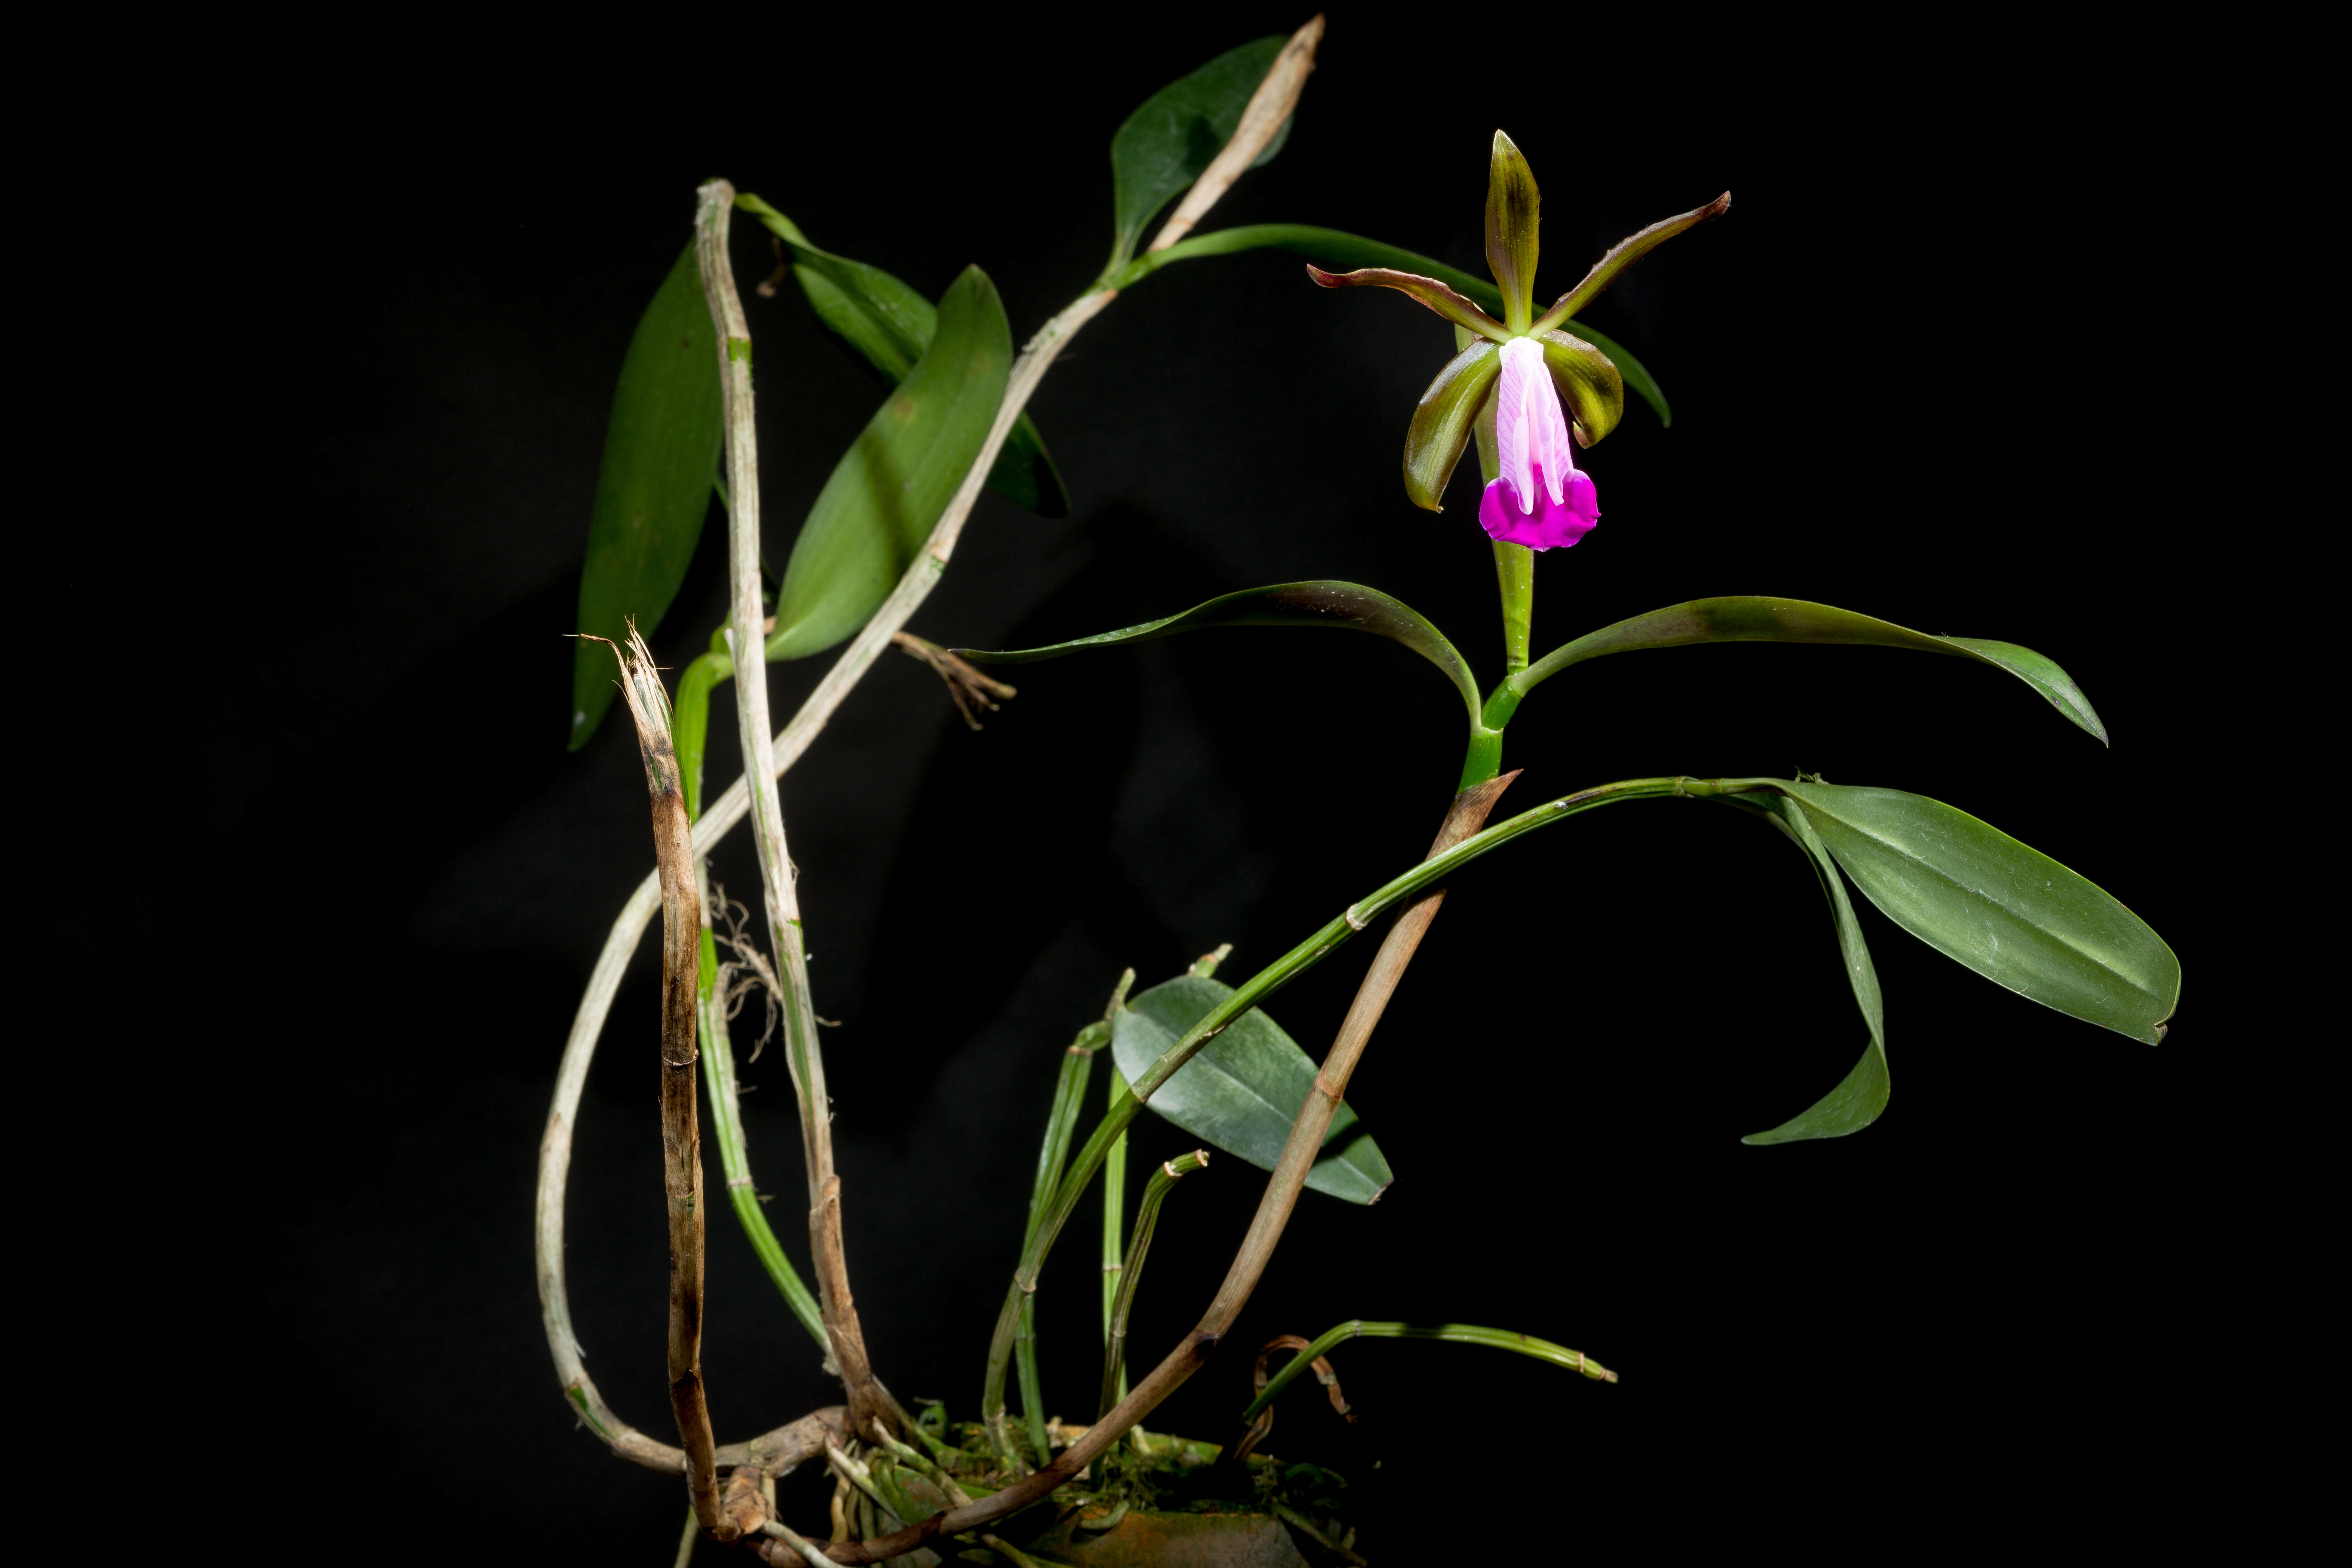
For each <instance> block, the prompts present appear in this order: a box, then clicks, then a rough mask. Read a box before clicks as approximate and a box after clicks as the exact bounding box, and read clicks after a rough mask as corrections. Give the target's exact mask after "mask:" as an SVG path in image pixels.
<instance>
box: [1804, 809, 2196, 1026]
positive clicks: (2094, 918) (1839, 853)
mask: <svg viewBox="0 0 2352 1568" xmlns="http://www.w3.org/2000/svg"><path fill="white" fill-rule="evenodd" d="M1772 787H1773V788H1775V789H1777V790H1779V791H1780V792H1781V793H1782V794H1783V795H1788V796H1789V797H1790V799H1792V800H1794V801H1795V802H1796V803H1797V804H1798V805H1801V806H1802V807H1803V808H1804V814H1805V816H1807V817H1808V818H1809V819H1810V820H1811V823H1812V826H1814V828H1815V829H1816V830H1817V831H1818V832H1819V833H1820V835H1821V837H1822V843H1824V844H1825V845H1827V846H1828V847H1829V851H1830V853H1831V854H1832V855H1833V856H1835V857H1836V858H1837V862H1838V864H1839V865H1840V866H1842V867H1843V868H1845V874H1846V875H1847V876H1849V877H1851V878H1853V884H1854V886H1855V887H1857V888H1860V889H1862V891H1863V894H1864V897H1866V898H1868V899H1869V900H1870V901H1871V902H1872V903H1874V904H1876V905H1877V906H1878V908H1879V910H1881V911H1882V912H1883V913H1885V916H1886V918H1887V919H1889V920H1891V921H1894V922H1895V924H1896V925H1899V926H1901V927H1902V928H1903V929H1904V930H1905V931H1909V932H1910V933H1911V934H1912V935H1913V936H1916V937H1917V938H1918V939H1919V940H1920V941H1922V942H1926V943H1927V945H1928V946H1930V947H1932V948H1934V949H1936V950H1937V952H1941V953H1943V954H1944V955H1945V956H1946V957H1948V958H1951V959H1954V960H1956V961H1957V962H1958V963H1963V964H1965V965H1967V966H1968V967H1969V968H1970V969H1973V970H1975V971H1976V972H1977V973H1979V974H1981V975H1983V976H1984V977H1985V978H1986V979H1988V980H1990V981H1993V982H1995V983H1996V984H2000V985H2004V986H2007V987H2008V988H2009V989H2010V990H2011V991H2014V992H2016V993H2017V994H2019V995H2021V996H2028V997H2031V998H2032V999H2033V1000H2034V1001H2036V1002H2039V1003H2042V1005H2045V1006H2050V1007H2055V1008H2056V1009H2058V1011H2060V1012H2062V1013H2065V1014H2068V1015H2070V1016H2074V1017H2076V1018H2081V1019H2084V1020H2085V1021H2086V1022H2089V1023H2093V1024H2098V1025H2102V1026H2105V1027H2106V1028H2110V1029H2113V1030H2115V1031H2116V1032H2117V1033H2119V1034H2125V1035H2129V1036H2130V1037H2132V1038H2134V1039H2136V1040H2142V1041H2145V1042H2147V1044H2149V1045H2155V1044H2156V1043H2157V1042H2158V1041H2159V1040H2161V1039H2162V1038H2163V1037H2164V1030H2165V1020H2166V1019H2168V1018H2169V1017H2171V1016H2172V1012H2173V1009H2174V1008H2175V1007H2176V1006H2177V1005H2179V1001H2180V961H2179V959H2177V958H2175V957H2174V956H2173V954H2172V950H2171V949H2170V948H2168V947H2167V946H2166V945H2165V944H2164V939H2163V938H2162V937H2159V936H2158V935H2157V934H2156V932H2155V931H2153V930H2152V929H2150V927H2149V926H2148V924H2147V921H2143V920H2141V919H2140V918H2139V917H2138V916H2137V915H2136V914H2134V913H2132V912H2131V910H2127V909H2126V908H2125V907H2124V906H2123V905H2122V904H2121V903H2119V902H2117V901H2116V900H2115V899H2114V898H2113V897H2112V896H2110V895H2109V894H2108V893H2106V892H2105V890H2103V889H2100V888H2099V887H2098V886H2097V885H2096V884H2095V883H2094V882H2092V881H2091V880H2090V879H2087V878H2085V877H2083V876H2081V875H2079V874H2078V873H2076V872H2074V871H2072V870H2069V869H2068V868H2065V867H2064V866H2062V865H2060V864H2059V863H2058V862H2057V861H2055V860H2053V859H2052V858H2050V857H2049V856H2047V855H2044V854H2042V852H2041V851H2040V850H2038V849H2034V848H2032V847H2028V846H2026V845H2023V844H2020V843H2019V842H2018V841H2017V840H2016V839H2014V838H2011V837H2009V835H2007V834H2006V833H2003V832H2001V831H2000V829H1999V828H1996V827H1993V826H1989V825H1988V824H1985V823H1982V822H1979V821H1978V820H1977V819H1976V818H1975V817H1973V816H1969V814H1968V813H1966V812H1964V811H1960V810H1957V809H1955V808H1954V807H1952V806H1948V805H1945V804H1944V803H1943V802H1941V801H1937V800H1929V799H1928V798H1927V796H1925V795H1906V794H1905V793H1904V792H1903V791H1901V790H1894V789H1865V788H1859V787H1854V786H1850V785H1836V784H1809V783H1803V782H1798V783H1793V784H1792V783H1789V782H1786V781H1782V780H1775V781H1773V784H1772Z"/></svg>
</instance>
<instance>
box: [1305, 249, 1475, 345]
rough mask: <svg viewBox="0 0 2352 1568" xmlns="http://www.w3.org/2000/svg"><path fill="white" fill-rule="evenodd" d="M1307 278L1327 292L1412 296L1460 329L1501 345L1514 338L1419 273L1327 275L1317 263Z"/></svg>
mask: <svg viewBox="0 0 2352 1568" xmlns="http://www.w3.org/2000/svg"><path fill="white" fill-rule="evenodd" d="M1307 276H1308V277H1309V278H1312V279H1315V281H1316V282H1318V283H1319V284H1321V285H1322V286H1323V287H1324V288H1326V289H1366V288H1370V289H1396V290H1397V291H1398V292H1399V293H1402V294H1410V295H1412V297H1413V298H1414V299H1416V300H1420V301H1421V302H1422V303H1423V304H1424V305H1426V306H1428V307H1429V308H1430V309H1431V310H1434V311H1436V312H1437V313H1438V314H1439V315H1441V316H1443V317H1444V318H1445V319H1446V320H1447V321H1451V322H1453V323H1454V325H1455V326H1457V327H1466V328H1468V329H1469V330H1470V331H1474V332H1475V333H1477V334H1478V335H1479V336H1480V337H1482V338H1491V339H1493V340H1494V341H1495V342H1498V343H1499V342H1503V341H1504V340H1505V339H1506V338H1507V337H1509V336H1510V335H1511V334H1510V333H1509V332H1507V331H1505V330H1504V328H1503V323H1502V322H1500V321H1496V320H1495V318H1494V317H1492V316H1490V315H1488V314H1486V311H1484V310H1480V309H1479V308H1478V307H1477V306H1475V305H1474V304H1472V303H1471V302H1470V301H1469V300H1465V299H1464V298H1463V297H1462V296H1461V295H1459V294H1457V293H1455V292H1454V290H1453V289H1451V288H1449V287H1447V286H1446V285H1445V284H1444V283H1441V282H1439V281H1438V280H1437V279H1434V278H1423V276H1422V275H1421V274H1420V273H1418V272H1399V271H1398V270H1396V268H1392V267H1360V268H1357V269H1356V270H1355V271H1353V272H1326V271H1324V270H1323V269H1322V268H1320V267H1318V266H1316V265H1315V264H1314V263H1313V262H1311V261H1310V262H1308V263H1307Z"/></svg>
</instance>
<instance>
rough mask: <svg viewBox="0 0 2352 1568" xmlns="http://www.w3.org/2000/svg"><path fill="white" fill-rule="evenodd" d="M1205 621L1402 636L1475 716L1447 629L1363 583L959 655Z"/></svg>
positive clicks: (1108, 642) (1290, 589)
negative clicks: (1442, 674)
mask: <svg viewBox="0 0 2352 1568" xmlns="http://www.w3.org/2000/svg"><path fill="white" fill-rule="evenodd" d="M1202 626H1339V627H1344V628H1347V629H1349V630H1354V631H1364V632H1372V633H1376V634H1378V635H1379V636H1381V637H1388V638H1391V639H1392V640H1394V641H1396V642H1401V643H1402V644H1403V645H1404V646H1405V647H1409V648H1411V649H1412V651H1413V652H1415V653H1417V654H1419V655H1421V657H1422V658H1425V659H1427V660H1429V662H1430V663H1432V664H1433V665H1435V666H1437V668H1439V669H1441V670H1443V671H1444V672H1445V678H1446V679H1448V680H1450V681H1452V682H1453V683H1454V690H1455V691H1457V692H1459V693H1460V694H1461V697H1462V700H1463V704H1464V706H1465V707H1466V708H1467V709H1468V710H1469V711H1470V718H1471V721H1472V722H1473V723H1475V722H1476V721H1477V718H1478V689H1477V686H1476V685H1475V683H1474V682H1473V681H1472V679H1471V678H1470V667H1469V666H1468V665H1467V664H1465V663H1464V662H1463V658H1462V656H1461V655H1460V654H1459V653H1456V652H1455V651H1454V645H1453V644H1452V643H1450V642H1448V641H1446V640H1445V634H1444V633H1443V632H1441V631H1439V630H1438V629H1437V628H1436V627H1435V626H1433V625H1431V624H1430V622H1429V620H1428V619H1427V617H1425V616H1423V615H1422V614H1421V613H1420V612H1419V611H1417V610H1415V609H1414V608H1412V605H1407V604H1405V603H1404V602H1403V601H1402V600H1401V599H1396V598H1392V597H1391V596H1390V595H1386V594H1383V593H1381V591H1380V590H1379V589H1378V588H1367V587H1365V586H1364V585H1363V584H1361V583H1336V582H1328V581H1316V582H1307V583H1276V584H1274V585H1273V586H1272V587H1270V588H1244V589H1243V590H1242V591H1241V592H1239V593H1237V594H1225V595H1220V596H1219V597H1217V598H1214V599H1211V600H1210V601H1209V602H1208V603H1207V604H1205V605H1194V606H1193V607H1192V609H1189V610H1186V611H1185V612H1184V613H1183V614H1181V615H1178V616H1161V617H1160V619H1159V620H1156V621H1145V622H1144V623H1143V624H1142V625H1140V626H1125V627H1122V628H1120V629H1119V630H1118V631H1115V632H1098V633H1097V634H1096V635H1095V636H1093V637H1073V638H1072V639H1071V640H1069V641H1068V642H1058V643H1052V644H1049V645H1048V646H1046V647H1021V648H1005V649H1001V650H989V649H983V648H969V647H960V648H957V649H956V650H955V652H956V655H957V657H959V658H967V659H970V660H971V662H972V663H974V664H1033V663H1035V662H1036V661H1037V660H1039V659H1046V658H1062V657H1063V656H1064V655H1066V654H1073V653H1078V652H1081V651H1083V650H1085V649H1087V648H1097V647H1118V646H1119V645H1120V644H1123V643H1139V642H1150V641H1152V640H1153V639H1154V638H1157V637H1174V636H1175V635H1176V634H1177V633H1178V632H1189V631H1196V630H1198V629H1199V628H1201V627H1202Z"/></svg>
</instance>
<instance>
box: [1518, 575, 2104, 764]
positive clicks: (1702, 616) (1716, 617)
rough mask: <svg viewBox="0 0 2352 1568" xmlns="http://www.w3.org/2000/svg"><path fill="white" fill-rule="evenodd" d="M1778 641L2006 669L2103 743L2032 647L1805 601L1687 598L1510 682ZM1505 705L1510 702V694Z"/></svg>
mask: <svg viewBox="0 0 2352 1568" xmlns="http://www.w3.org/2000/svg"><path fill="white" fill-rule="evenodd" d="M1722 642H1781V643H1837V644H1846V645H1852V646H1857V647H1903V648H1912V649H1916V650H1917V651H1918V652H1921V653H1941V654H1950V655H1952V656H1954V657H1956V658H1967V659H1973V660H1975V661H1976V662H1977V663H1979V664H1989V665H1990V666H1992V667H1993V668H1995V669H2005V670H2007V671H2008V672H2009V673H2010V674H2011V675H2014V676H2016V677H2017V678H2018V679H2020V680H2022V681H2024V682H2025V683H2026V684H2027V685H2028V686H2031V687H2032V688H2033V689H2034V690H2036V691H2038V692H2040V693H2041V694H2042V698H2043V699H2044V700H2046V701H2048V702H2049V704H2050V706H2052V707H2053V708H2055V709H2056V710H2058V711H2059V712H2061V713H2063V714H2064V715H2065V716H2066V717H2067V719H2068V720H2069V721H2072V722H2073V723H2074V724H2075V725H2076V726H2077V727H2079V728H2080V729H2082V730H2083V731H2085V732H2087V733H2089V734H2091V735H2094V736H2095V737H2097V739H2098V741H2099V742H2100V743H2101V744H2103V745H2104V744H2105V742H2106V739H2107V728H2106V726H2105V724H2103V723H2101V722H2100V721H2099V716H2098V714H2097V713H2096V712H2095V711H2094V710H2092V707H2091V700H2090V699H2089V698H2087V697H2085V696H2084V695H2083V689H2082V688H2081V687H2079V686H2077V685H2075V684H2074V678H2073V677H2071V676H2069V675H2068V674H2067V673H2066V672H2065V671H2064V670H2063V669H2061V668H2059V667H2058V664H2057V662H2056V661H2055V660H2054V659H2049V658H2043V657H2042V655H2040V654H2038V653H2036V652H2034V651H2033V650H2032V648H2030V647H2018V646H2017V645H2016V644H2015V643H2005V642H1989V641H1987V640H1985V639H1983V638H1981V637H1930V636H1928V635H1927V633H1925V632H1915V631H1913V630H1911V629H1910V628H1909V627H1908V626H1896V625H1895V623H1893V622H1892V621H1882V620H1879V619H1877V618H1876V617H1874V616H1864V615H1857V614H1855V613H1854V612H1853V611H1852V610H1841V609H1838V608H1836V607H1835V606H1833V605H1816V604H1813V603H1811V602H1810V601H1808V600H1804V599H1776V598H1770V597H1757V596H1751V595H1738V596H1734V597H1730V598H1722V599H1693V600H1692V601H1690V603H1688V604H1685V605H1668V606H1667V607H1666V608H1664V609H1663V610H1652V611H1650V612H1649V613H1648V614H1647V615H1642V616H1634V617H1633V618H1632V619H1631V620H1624V621H1620V622H1618V623H1617V624H1616V625H1615V626H1603V627H1601V629H1600V630H1599V631H1597V632H1587V633H1586V634H1585V635H1584V636H1582V637H1578V638H1577V639H1576V640H1575V641H1574V642H1571V643H1568V644H1565V645H1563V646H1561V647H1557V648H1554V649H1553V650H1552V651H1551V652H1549V653H1548V654H1546V655H1544V657H1543V658H1539V659H1538V660H1536V662H1535V663H1533V664H1531V665H1529V666H1528V668H1525V669H1524V670H1521V671H1520V672H1519V673H1518V674H1517V675H1515V676H1513V677H1511V679H1510V681H1509V687H1510V689H1512V690H1514V691H1516V692H1517V693H1518V694H1519V695H1521V696H1524V695H1525V694H1526V693H1527V692H1528V691H1531V690H1533V689H1535V687H1536V686H1537V684H1538V682H1541V681H1543V680H1546V679H1549V678H1550V677H1552V676H1554V675H1557V674H1559V672H1560V671H1561V670H1563V669H1566V668H1569V667H1570V665H1575V664H1581V663H1583V662H1584V661H1585V660H1586V659H1589V658H1601V656H1602V655H1603V654H1612V653H1633V652H1635V651H1637V650H1640V649H1643V648H1660V647H1692V646H1694V645H1696V644H1699V643H1722ZM1510 706H1511V707H1513V708H1516V707H1517V700H1516V699H1513V700H1512V701H1511V703H1510Z"/></svg>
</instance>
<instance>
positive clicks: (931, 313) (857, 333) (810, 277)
mask: <svg viewBox="0 0 2352 1568" xmlns="http://www.w3.org/2000/svg"><path fill="white" fill-rule="evenodd" d="M735 205H737V206H739V207H740V208H742V209H743V210H744V211H745V212H748V213H751V214H754V215H756V216H758V218H759V219H760V221H761V223H762V224H764V225H766V226H767V228H768V230H769V232H770V233H772V234H773V235H774V236H775V237H777V238H778V239H780V240H782V242H783V244H784V247H785V248H786V249H787V250H788V251H789V252H790V253H791V256H792V259H793V279H795V280H796V281H797V282H798V283H799V284H800V286H801V292H802V293H803V294H804V295H805V296H807V298H808V302H809V306H810V308H811V309H812V310H814V311H815V312H816V317H817V320H818V321H823V322H824V324H825V325H826V326H828V327H830V328H832V329H833V331H835V333H837V334H839V336H840V337H841V340H842V341H843V342H845V343H847V344H848V345H849V346H850V347H851V348H854V349H856V351H857V352H858V353H859V354H860V355H862V356H863V357H864V358H865V360H866V363H868V364H870V365H872V366H873V367H874V368H875V370H876V371H877V372H879V373H880V374H881V375H882V376H883V378H884V379H885V380H887V382H888V383H889V384H891V385H893V386H896V385H897V384H898V383H900V382H901V381H904V380H905V379H906V378H907V373H908V371H910V370H912V369H913V368H914V365H915V362H916V361H917V360H919V359H920V358H922V357H923V353H924V351H925V350H927V349H929V347H930V346H931V334H932V333H933V332H934V331H938V329H939V311H938V310H936V309H935V308H934V307H933V306H932V304H931V302H930V301H929V300H926V299H924V298H923V297H922V296H921V295H920V294H919V293H917V292H916V291H915V290H914V289H911V288H909V287H908V286H907V285H906V284H905V283H902V282H900V281H899V280H898V279H896V278H894V277H892V276H891V275H890V274H889V273H887V272H885V271H883V270H882V269H881V268H878V267H869V266H867V265H866V263H864V262H862V261H852V260H850V259H849V258H847V257H845V256H835V255H834V254H833V253H832V252H831V251H827V250H820V249H818V248H817V247H815V246H814V245H811V244H810V243H809V241H808V237H807V236H805V235H803V233H801V231H800V227H799V226H798V225H796V224H794V223H793V220H792V219H790V218H788V217H786V216H784V215H783V214H782V213H780V212H778V211H777V210H776V209H775V208H773V207H772V206H770V205H768V204H767V203H766V202H763V201H761V199H760V198H759V197H758V196H755V195H740V196H737V197H736V198H735ZM988 488H989V489H992V490H994V491H995V492H996V493H997V494H998V495H1001V496H1003V498H1004V499H1005V500H1009V501H1011V502H1012V503H1013V505H1015V506H1017V507H1021V508H1023V509H1024V510H1029V511H1033V512H1035V513H1036V514H1037V515H1038V516H1040V517H1067V516H1069V515H1070V497H1069V492H1068V491H1067V490H1066V489H1064V488H1063V485H1062V476H1061V473H1060V472H1059V471H1058V470H1057V469H1056V468H1055V467H1054V459H1053V458H1051V457H1050V456H1049V455H1047V453H1046V451H1045V437H1042V436H1040V435H1039V434H1038V433H1037V426H1034V425H1033V424H1031V423H1030V421H1029V416H1027V415H1026V414H1024V415H1022V416H1021V417H1020V418H1018V419H1016V420H1014V421H1013V429H1012V432H1011V434H1009V435H1007V436H1006V437H1005V438H1004V445H1003V447H1002V448H1001V449H1000V450H999V451H998V452H997V454H996V461H995V463H994V465H993V466H992V467H991V468H990V469H989V471H988Z"/></svg>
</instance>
